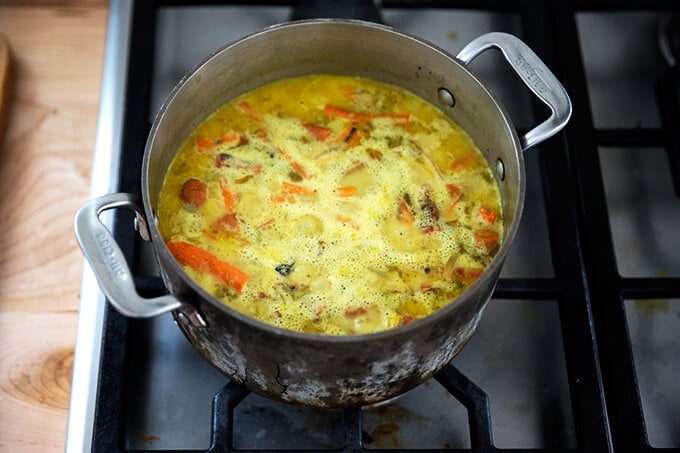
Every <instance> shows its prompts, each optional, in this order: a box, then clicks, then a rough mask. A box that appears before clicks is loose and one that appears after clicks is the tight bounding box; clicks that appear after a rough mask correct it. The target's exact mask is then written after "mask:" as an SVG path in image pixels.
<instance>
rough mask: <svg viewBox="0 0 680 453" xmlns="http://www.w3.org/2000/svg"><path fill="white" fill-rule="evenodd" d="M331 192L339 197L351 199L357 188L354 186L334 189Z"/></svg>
mask: <svg viewBox="0 0 680 453" xmlns="http://www.w3.org/2000/svg"><path fill="white" fill-rule="evenodd" d="M333 192H334V193H335V194H336V195H337V196H339V197H353V196H354V195H356V194H357V188H356V187H354V186H346V187H336V188H335V189H333Z"/></svg>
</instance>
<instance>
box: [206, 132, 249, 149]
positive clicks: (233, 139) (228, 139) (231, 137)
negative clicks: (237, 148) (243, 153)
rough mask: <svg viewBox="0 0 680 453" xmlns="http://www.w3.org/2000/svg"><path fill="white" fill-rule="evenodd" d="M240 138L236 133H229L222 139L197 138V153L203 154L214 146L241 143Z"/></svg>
mask: <svg viewBox="0 0 680 453" xmlns="http://www.w3.org/2000/svg"><path fill="white" fill-rule="evenodd" d="M241 141H242V138H241V135H240V134H239V133H238V132H233V131H232V132H229V133H227V134H226V135H223V136H222V137H218V138H214V139H209V138H202V137H201V138H197V139H196V146H197V147H198V151H199V152H204V151H207V150H209V149H210V148H213V147H214V146H217V145H222V144H225V143H233V144H236V143H241Z"/></svg>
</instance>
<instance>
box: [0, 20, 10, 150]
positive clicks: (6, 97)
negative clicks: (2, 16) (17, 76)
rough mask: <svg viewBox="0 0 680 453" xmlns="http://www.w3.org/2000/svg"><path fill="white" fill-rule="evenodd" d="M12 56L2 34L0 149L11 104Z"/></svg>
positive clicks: (7, 41) (0, 48) (0, 55)
mask: <svg viewBox="0 0 680 453" xmlns="http://www.w3.org/2000/svg"><path fill="white" fill-rule="evenodd" d="M11 63H12V56H11V53H10V48H9V40H8V39H7V37H6V36H5V35H3V34H2V33H0V148H1V147H2V143H3V139H4V136H5V127H6V125H7V115H8V114H9V113H8V110H9V102H10V94H11V93H10V78H11V75H12V74H11V69H12V64H11Z"/></svg>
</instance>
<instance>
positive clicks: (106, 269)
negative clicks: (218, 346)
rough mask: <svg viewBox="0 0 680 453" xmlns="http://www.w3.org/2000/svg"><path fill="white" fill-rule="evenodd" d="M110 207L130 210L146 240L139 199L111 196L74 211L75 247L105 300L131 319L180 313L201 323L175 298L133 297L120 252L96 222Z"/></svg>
mask: <svg viewBox="0 0 680 453" xmlns="http://www.w3.org/2000/svg"><path fill="white" fill-rule="evenodd" d="M113 208H129V209H133V210H134V211H135V212H136V214H137V224H138V227H139V230H140V234H141V235H142V237H144V238H145V239H147V240H148V230H147V228H146V220H145V219H144V213H143V211H142V209H141V208H140V207H139V199H138V197H137V196H136V195H132V194H128V193H114V194H109V195H104V196H102V197H99V198H95V199H93V200H90V201H89V202H87V203H86V204H85V205H83V207H81V208H80V209H79V210H78V212H77V213H76V217H75V222H74V229H75V234H76V239H77V240H78V244H80V248H81V249H82V251H83V255H85V259H87V261H88V262H89V263H90V266H91V267H92V270H93V272H94V275H95V277H96V278H97V282H98V283H99V287H100V288H101V290H102V292H103V293H104V295H106V297H107V299H108V300H109V301H110V302H111V304H112V305H113V306H114V307H115V308H116V309H117V310H118V311H119V312H121V313H122V314H123V315H125V316H129V317H132V318H151V317H153V316H158V315H160V314H163V313H166V312H169V311H173V310H182V311H183V312H184V313H185V315H186V316H187V318H189V319H190V320H191V321H192V322H193V323H198V324H199V325H202V324H204V323H202V318H201V317H200V315H198V313H197V312H196V310H195V309H194V307H193V306H191V305H189V304H187V303H185V302H183V301H181V300H179V299H178V297H177V295H174V294H166V295H164V296H159V297H153V298H148V299H147V298H143V297H141V296H140V295H139V294H137V289H136V288H135V284H134V279H133V277H132V273H131V272H130V268H129V266H128V264H127V261H126V260H125V255H123V251H122V250H121V249H120V247H119V246H118V244H117V243H116V240H115V239H114V238H113V235H111V232H110V231H109V230H108V229H107V228H106V226H104V224H103V223H102V222H101V220H100V219H99V216H100V215H101V213H102V212H104V211H106V210H108V209H113Z"/></svg>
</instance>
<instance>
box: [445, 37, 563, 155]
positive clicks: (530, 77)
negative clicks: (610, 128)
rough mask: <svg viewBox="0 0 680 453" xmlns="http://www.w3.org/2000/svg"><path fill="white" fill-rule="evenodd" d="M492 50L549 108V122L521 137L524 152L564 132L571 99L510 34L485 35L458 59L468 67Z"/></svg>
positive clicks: (538, 60) (524, 45) (546, 68)
mask: <svg viewBox="0 0 680 453" xmlns="http://www.w3.org/2000/svg"><path fill="white" fill-rule="evenodd" d="M492 47H495V48H497V49H499V50H500V51H501V53H502V54H503V56H504V57H505V59H506V60H507V62H508V63H509V64H510V66H511V67H512V69H514V71H515V72H516V73H517V74H518V75H519V77H520V79H522V81H523V82H524V83H525V85H526V86H527V87H528V88H529V89H530V90H531V91H532V92H533V93H534V94H535V95H536V96H537V97H538V98H539V99H540V100H541V101H543V103H545V104H546V105H547V106H548V108H550V112H551V113H550V117H549V118H548V119H547V120H546V121H544V122H542V123H541V124H539V125H538V126H536V127H534V128H533V129H531V130H530V131H529V132H527V133H526V134H524V135H523V136H522V137H520V144H521V145H522V150H523V151H526V150H527V149H529V148H531V147H532V146H535V145H537V144H539V143H541V142H542V141H544V140H546V139H548V138H550V137H552V136H553V135H555V134H556V133H557V132H559V131H560V130H562V128H563V127H564V126H565V125H566V124H567V122H568V121H569V118H570V117H571V109H572V108H571V100H570V99H569V95H568V94H567V92H566V90H565V89H564V87H563V86H562V84H561V83H560V82H559V80H557V77H555V75H554V74H553V73H552V72H551V71H550V69H548V67H547V66H546V65H545V64H544V63H543V62H542V61H541V59H540V58H538V56H537V55H536V54H535V53H534V51H533V50H531V49H530V48H529V47H528V46H527V45H526V44H524V43H523V42H522V41H521V40H520V39H519V38H517V37H515V36H513V35H510V34H508V33H501V32H494V33H487V34H485V35H482V36H480V37H479V38H477V39H475V40H473V41H472V42H470V43H469V44H468V45H467V46H465V47H464V48H463V50H461V51H460V53H459V54H458V56H457V57H458V59H460V60H462V61H463V62H465V63H466V64H467V63H470V62H471V61H472V60H474V59H475V57H477V56H478V55H479V54H481V53H482V52H484V51H485V50H487V49H490V48H492Z"/></svg>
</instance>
